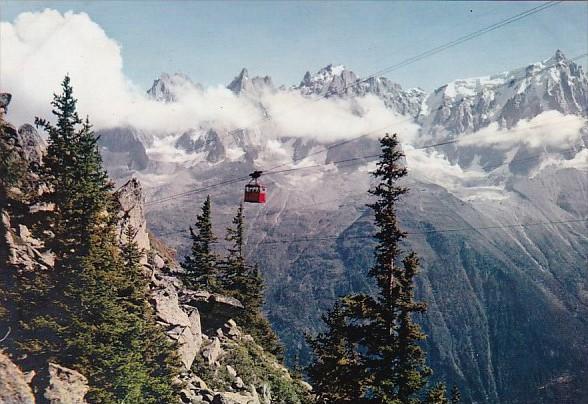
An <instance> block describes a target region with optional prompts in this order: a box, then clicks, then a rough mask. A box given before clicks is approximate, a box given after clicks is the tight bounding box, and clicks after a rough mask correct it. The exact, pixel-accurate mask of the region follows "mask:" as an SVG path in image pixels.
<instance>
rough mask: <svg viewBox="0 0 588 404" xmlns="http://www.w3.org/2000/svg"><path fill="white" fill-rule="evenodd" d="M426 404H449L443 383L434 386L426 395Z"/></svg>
mask: <svg viewBox="0 0 588 404" xmlns="http://www.w3.org/2000/svg"><path fill="white" fill-rule="evenodd" d="M425 402H426V404H449V400H448V399H447V395H446V388H445V385H444V384H443V383H438V384H436V385H435V386H434V387H433V388H432V389H431V390H429V392H428V393H427V399H426V401H425Z"/></svg>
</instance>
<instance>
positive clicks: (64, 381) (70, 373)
mask: <svg viewBox="0 0 588 404" xmlns="http://www.w3.org/2000/svg"><path fill="white" fill-rule="evenodd" d="M48 372H49V386H48V387H47V390H45V394H44V397H45V398H46V399H47V400H48V401H49V403H51V404H84V403H86V400H85V399H84V396H85V395H86V393H87V392H88V379H86V378H85V377H84V376H83V375H82V374H80V373H78V372H76V371H75V370H72V369H68V368H66V367H63V366H59V365H57V364H55V363H49V367H48Z"/></svg>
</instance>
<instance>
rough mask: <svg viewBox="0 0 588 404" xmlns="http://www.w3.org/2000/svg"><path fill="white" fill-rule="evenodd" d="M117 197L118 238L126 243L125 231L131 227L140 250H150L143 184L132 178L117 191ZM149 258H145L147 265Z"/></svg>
mask: <svg viewBox="0 0 588 404" xmlns="http://www.w3.org/2000/svg"><path fill="white" fill-rule="evenodd" d="M116 197H117V199H118V201H119V205H120V214H119V215H120V219H119V225H118V237H119V240H121V242H123V243H126V242H127V239H126V235H125V231H126V229H127V228H129V227H131V228H132V229H133V231H134V237H133V241H134V242H135V243H137V248H139V250H141V251H144V252H147V251H149V250H150V248H151V245H150V243H149V235H148V234H147V221H146V220H145V211H144V209H145V207H144V203H145V197H144V195H143V187H142V186H141V183H140V182H139V181H138V180H137V179H135V178H132V179H130V180H129V181H127V182H126V183H125V184H124V185H123V186H122V187H120V188H119V189H118V190H117V191H116ZM146 259H147V257H146V256H144V257H143V260H144V261H143V262H144V263H146Z"/></svg>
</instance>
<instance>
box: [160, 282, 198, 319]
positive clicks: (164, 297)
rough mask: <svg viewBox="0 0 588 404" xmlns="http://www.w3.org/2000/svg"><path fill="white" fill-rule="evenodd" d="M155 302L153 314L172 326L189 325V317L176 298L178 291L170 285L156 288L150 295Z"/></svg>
mask: <svg viewBox="0 0 588 404" xmlns="http://www.w3.org/2000/svg"><path fill="white" fill-rule="evenodd" d="M151 299H152V301H153V302H154V303H155V315H156V316H157V317H158V318H159V319H161V320H162V321H164V322H165V323H167V324H170V325H174V326H177V325H179V326H183V327H189V326H191V322H190V318H189V317H188V315H187V314H186V312H184V311H183V310H182V309H181V307H180V303H179V300H178V293H177V292H176V290H175V288H174V287H172V286H167V287H166V288H165V289H158V290H156V291H154V292H153V294H152V295H151Z"/></svg>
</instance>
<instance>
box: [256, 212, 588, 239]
mask: <svg viewBox="0 0 588 404" xmlns="http://www.w3.org/2000/svg"><path fill="white" fill-rule="evenodd" d="M581 222H588V218H585V219H571V220H555V221H545V222H531V223H514V224H508V225H496V226H479V227H475V226H470V227H461V228H442V229H434V230H424V231H408V232H403V233H404V234H405V235H426V234H434V233H455V232H463V231H478V230H496V229H508V228H516V227H533V226H545V225H560V224H569V223H581ZM371 238H374V236H373V235H357V236H342V235H341V234H339V235H332V236H318V237H305V238H298V239H282V240H262V241H259V242H257V243H255V244H256V245H263V244H290V243H301V242H308V241H330V240H339V239H343V240H346V239H371Z"/></svg>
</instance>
